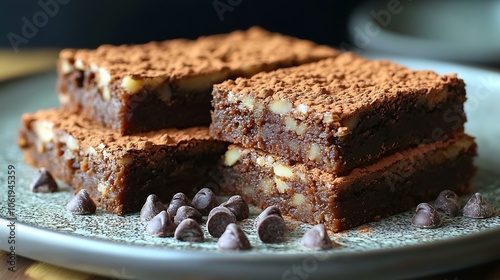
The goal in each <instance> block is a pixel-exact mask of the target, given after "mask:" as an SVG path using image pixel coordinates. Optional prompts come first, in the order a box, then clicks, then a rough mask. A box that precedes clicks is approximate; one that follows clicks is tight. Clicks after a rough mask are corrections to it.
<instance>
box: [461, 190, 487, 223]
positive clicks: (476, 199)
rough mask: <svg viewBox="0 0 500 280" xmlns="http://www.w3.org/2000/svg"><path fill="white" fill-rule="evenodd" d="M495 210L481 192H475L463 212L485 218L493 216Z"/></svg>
mask: <svg viewBox="0 0 500 280" xmlns="http://www.w3.org/2000/svg"><path fill="white" fill-rule="evenodd" d="M493 213H494V210H493V208H492V207H491V205H490V204H489V203H488V202H487V201H486V200H484V199H483V196H482V195H481V194H480V193H475V194H474V195H473V196H472V197H471V198H470V199H469V201H467V203H466V204H465V206H464V209H463V210H462V214H463V215H464V216H465V217H469V218H475V219H484V218H489V217H491V216H493Z"/></svg>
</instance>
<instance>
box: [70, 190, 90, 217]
mask: <svg viewBox="0 0 500 280" xmlns="http://www.w3.org/2000/svg"><path fill="white" fill-rule="evenodd" d="M66 209H67V210H68V211H69V212H71V213H73V214H77V215H87V214H94V213H95V211H96V205H95V202H94V201H93V200H92V198H90V196H89V194H88V193H87V191H86V190H85V189H81V190H80V191H79V192H78V193H77V194H76V195H75V196H73V198H72V199H71V200H70V201H69V202H68V204H67V205H66Z"/></svg>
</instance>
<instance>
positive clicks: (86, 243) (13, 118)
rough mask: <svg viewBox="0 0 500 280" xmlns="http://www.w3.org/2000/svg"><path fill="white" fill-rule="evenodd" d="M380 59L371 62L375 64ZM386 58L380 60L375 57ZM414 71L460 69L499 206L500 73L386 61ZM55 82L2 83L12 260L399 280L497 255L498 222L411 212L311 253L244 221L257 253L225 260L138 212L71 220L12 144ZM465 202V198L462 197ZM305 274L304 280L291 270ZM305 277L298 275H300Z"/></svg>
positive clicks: (208, 274) (222, 275)
mask: <svg viewBox="0 0 500 280" xmlns="http://www.w3.org/2000/svg"><path fill="white" fill-rule="evenodd" d="M372 58H375V57H372ZM379 58H380V57H379ZM386 58H389V59H391V60H393V61H395V62H398V63H401V64H404V65H407V66H409V67H411V68H414V69H432V70H435V71H437V72H439V73H450V72H457V73H458V74H459V77H461V78H463V79H464V80H465V81H466V83H467V90H468V101H467V104H466V110H467V114H468V117H469V122H468V124H467V126H466V130H467V132H469V133H470V134H472V135H474V136H477V142H478V145H479V157H478V160H477V164H478V166H479V172H478V176H477V178H476V180H475V183H474V189H475V190H476V191H481V192H482V193H483V194H484V195H485V197H486V198H487V199H488V200H489V201H490V202H492V204H493V205H494V206H495V207H496V208H497V209H500V188H499V187H500V170H499V169H498V166H500V157H499V156H498V155H500V145H498V139H500V127H499V126H498V119H500V111H498V110H497V108H498V106H499V105H500V94H499V93H500V82H499V81H500V74H498V73H494V72H491V71H486V70H481V69H477V68H470V67H464V66H460V65H456V64H449V63H441V62H435V61H428V60H419V59H408V58H403V57H386ZM55 79H56V76H55V75H54V74H46V75H40V76H34V77H29V78H26V79H21V80H17V81H13V82H10V83H7V84H3V85H1V86H0V106H1V108H0V121H1V127H2V128H3V129H4V131H7V132H9V133H0V143H2V145H1V146H0V159H1V162H2V164H3V167H1V168H0V201H1V203H0V237H2V238H1V239H0V249H3V250H7V249H8V248H9V247H8V246H9V244H7V239H6V238H3V237H5V236H8V234H9V232H8V230H9V229H8V227H7V224H8V223H9V222H10V220H9V219H8V214H7V213H8V212H7V209H6V208H7V205H6V203H4V202H5V201H7V183H6V182H5V178H6V174H5V173H6V172H7V165H8V164H13V165H15V166H16V172H17V173H16V176H17V177H16V178H17V180H16V186H17V187H16V209H15V210H16V213H17V219H18V221H17V222H16V244H17V247H16V250H17V251H16V253H17V254H18V255H20V256H26V257H29V258H32V259H35V260H39V261H43V262H47V263H51V264H55V265H58V266H62V267H67V268H70V269H75V270H80V271H85V272H88V273H93V274H100V275H106V276H110V277H116V278H123V277H128V278H140V279H165V278H167V277H171V278H178V277H184V278H188V277H191V278H196V279H243V278H249V279H275V278H277V279H294V278H293V277H296V278H300V277H302V278H304V275H306V276H308V277H310V279H312V278H323V279H333V278H337V277H338V278H342V279H349V278H351V279H377V278H382V279H400V278H410V277H418V276H423V275H429V274H432V273H438V272H444V271H447V270H453V269H458V268H462V267H465V266H471V265H474V264H478V263H482V262H486V261H489V260H492V259H495V258H499V257H500V252H499V251H498V248H499V247H500V238H498V236H500V216H496V217H494V218H490V219H484V220H473V219H467V218H464V217H457V218H454V219H445V222H444V225H443V226H442V227H441V228H438V229H433V230H423V229H418V228H415V227H412V226H411V223H410V220H411V216H412V211H409V212H406V213H403V214H400V215H396V216H392V217H389V218H386V219H383V220H382V221H380V222H376V223H370V224H367V225H366V226H364V227H361V228H355V229H352V230H349V231H346V232H343V233H338V234H333V235H332V236H331V237H332V238H333V239H335V240H336V241H337V242H338V243H339V244H340V245H341V246H340V247H338V248H335V249H333V250H331V251H327V252H322V253H317V254H315V253H313V252H311V251H308V250H306V249H304V248H302V247H301V245H300V243H299V239H300V236H301V235H302V234H303V232H304V230H306V229H307V228H308V226H307V225H299V226H298V227H296V228H294V229H293V230H291V232H290V235H289V238H288V240H287V242H286V243H284V244H278V245H267V246H266V245H264V244H262V243H261V242H259V241H258V239H257V237H256V236H255V234H254V231H253V230H252V229H251V226H250V225H251V223H252V219H250V220H249V221H248V222H246V223H244V224H242V227H243V229H244V230H245V231H246V233H247V234H248V235H249V238H250V241H251V243H252V245H253V246H254V249H253V250H252V251H250V252H236V253H222V252H218V251H217V249H216V246H215V242H216V239H214V238H210V237H208V235H207V234H206V237H208V238H207V242H205V243H201V244H190V243H182V242H177V241H175V240H173V239H172V238H166V239H162V238H152V237H149V236H147V235H146V234H144V222H142V221H140V219H139V218H138V216H137V214H135V215H127V216H124V217H119V216H114V215H109V214H107V213H104V212H103V211H102V210H99V211H98V213H97V215H93V216H83V217H82V216H74V215H72V214H70V213H68V212H67V211H65V210H64V206H65V204H66V203H67V202H68V201H69V199H70V197H71V196H72V191H71V190H70V189H69V188H63V189H62V190H61V191H60V192H58V193H54V194H40V193H31V192H30V191H29V190H28V185H29V183H30V181H31V180H32V179H33V177H34V176H35V175H36V173H37V171H36V170H35V169H34V168H32V167H29V166H27V165H26V164H24V163H23V161H22V158H21V152H20V150H19V149H18V148H17V147H16V134H15V133H11V132H15V131H16V130H17V127H18V124H19V117H20V115H21V114H22V113H23V112H33V111H36V110H38V109H41V108H48V107H54V106H57V100H56V97H55V93H54V83H55ZM463 199H464V200H465V199H467V197H464V198H463ZM297 267H298V269H299V272H298V273H299V274H297V272H294V271H296V270H294V268H297ZM299 276H300V277H299Z"/></svg>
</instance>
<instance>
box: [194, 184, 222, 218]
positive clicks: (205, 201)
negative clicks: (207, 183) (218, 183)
mask: <svg viewBox="0 0 500 280" xmlns="http://www.w3.org/2000/svg"><path fill="white" fill-rule="evenodd" d="M191 204H192V205H193V207H194V208H196V209H198V211H200V212H201V214H203V215H208V213H210V210H212V209H213V208H214V207H215V206H217V204H219V203H218V202H217V197H216V196H215V194H214V192H213V191H212V190H211V189H209V188H203V189H201V190H199V191H198V192H197V193H196V195H195V196H194V197H193V199H192V200H191Z"/></svg>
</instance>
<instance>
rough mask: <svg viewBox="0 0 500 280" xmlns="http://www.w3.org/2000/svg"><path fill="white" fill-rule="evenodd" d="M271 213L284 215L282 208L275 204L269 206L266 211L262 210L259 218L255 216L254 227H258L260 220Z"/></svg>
mask: <svg viewBox="0 0 500 280" xmlns="http://www.w3.org/2000/svg"><path fill="white" fill-rule="evenodd" d="M269 215H278V216H280V217H282V216H281V210H280V209H279V208H278V207H277V206H274V205H272V206H269V207H267V208H266V209H264V211H262V212H261V213H260V214H259V216H257V218H255V221H254V223H253V227H254V228H255V229H257V226H258V224H259V222H260V221H261V220H262V219H263V218H265V217H267V216H269Z"/></svg>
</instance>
